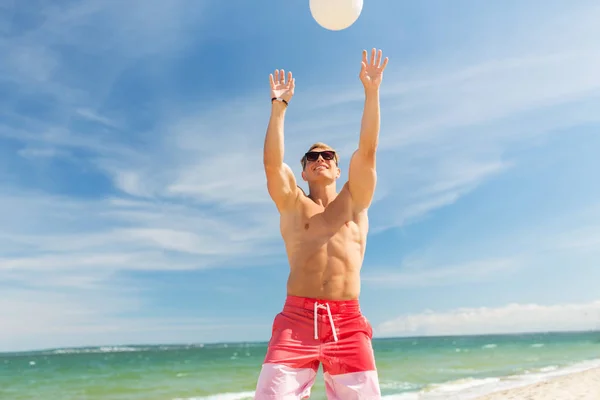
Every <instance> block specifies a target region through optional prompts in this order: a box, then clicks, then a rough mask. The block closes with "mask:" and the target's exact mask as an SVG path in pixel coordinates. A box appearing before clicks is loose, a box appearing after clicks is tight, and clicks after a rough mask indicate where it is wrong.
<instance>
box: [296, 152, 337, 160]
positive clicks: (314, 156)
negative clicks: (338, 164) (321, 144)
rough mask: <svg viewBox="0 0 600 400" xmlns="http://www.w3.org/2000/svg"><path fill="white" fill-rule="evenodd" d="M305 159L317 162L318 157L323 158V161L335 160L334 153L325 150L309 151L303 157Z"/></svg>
mask: <svg viewBox="0 0 600 400" xmlns="http://www.w3.org/2000/svg"><path fill="white" fill-rule="evenodd" d="M304 156H305V157H306V161H310V162H313V161H317V160H318V159H319V156H321V157H323V160H326V161H329V160H333V159H334V158H335V151H333V150H325V151H309V152H308V153H306V154H305V155H304Z"/></svg>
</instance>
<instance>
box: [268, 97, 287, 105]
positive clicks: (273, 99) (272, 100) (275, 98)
mask: <svg viewBox="0 0 600 400" xmlns="http://www.w3.org/2000/svg"><path fill="white" fill-rule="evenodd" d="M275 100H281V101H283V102H284V103H285V105H286V107H287V105H288V102H287V101H285V99H282V98H277V97H273V98H272V99H271V103H273V102H274V101H275Z"/></svg>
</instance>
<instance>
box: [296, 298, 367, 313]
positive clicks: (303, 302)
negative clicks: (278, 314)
mask: <svg viewBox="0 0 600 400" xmlns="http://www.w3.org/2000/svg"><path fill="white" fill-rule="evenodd" d="M315 303H316V304H317V306H319V308H321V307H320V306H321V305H323V306H325V305H327V306H328V307H329V310H331V313H332V314H344V313H357V312H360V304H359V301H358V299H353V300H327V299H316V298H311V297H299V296H291V295H288V296H287V297H286V299H285V304H284V308H285V307H292V308H303V309H306V310H309V311H313V310H315Z"/></svg>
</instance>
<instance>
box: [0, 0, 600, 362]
mask: <svg viewBox="0 0 600 400" xmlns="http://www.w3.org/2000/svg"><path fill="white" fill-rule="evenodd" d="M598 20H600V5H599V4H598V2H596V1H593V0H583V1H578V2H564V1H558V0H550V1H543V2H542V1H541V0H539V1H538V0H530V1H526V2H525V1H516V0H508V1H503V2H480V1H477V0H469V1H466V0H461V1H454V2H447V1H443V0H431V1H427V2H417V1H402V2H400V1H396V0H379V1H371V0H367V1H365V4H364V7H363V11H362V14H361V16H360V18H359V19H358V21H357V22H356V23H355V24H354V25H353V26H351V27H350V28H348V29H346V30H343V31H337V32H332V31H328V30H325V29H323V28H321V27H320V26H319V25H317V24H316V23H315V21H314V20H313V19H312V17H311V15H310V11H309V7H308V2H307V1H294V2H279V3H277V5H276V6H274V5H273V2H267V1H254V2H246V1H241V0H234V1H227V2H223V1H217V0H172V1H169V2H165V1H158V0H130V1H128V2H127V7H124V5H123V3H122V2H118V1H112V0H111V1H106V0H81V1H74V0H73V1H66V0H60V1H54V2H42V1H39V0H36V1H27V2H22V1H16V0H13V1H7V2H3V3H2V5H0V53H1V54H2V62H0V91H1V94H2V95H1V96H0V183H1V184H0V294H1V295H0V321H1V322H0V325H1V327H2V329H0V351H20V350H29V349H40V348H55V347H67V346H69V347H71V346H73V347H74V346H98V345H119V344H147V343H207V342H217V341H266V340H268V338H269V335H270V332H271V324H272V322H273V318H274V316H275V314H276V313H278V312H279V311H281V307H282V305H283V302H284V300H285V294H286V293H285V284H286V280H287V273H288V265H287V258H286V255H285V250H284V247H283V242H282V240H281V237H280V236H279V228H278V223H279V220H278V214H277V210H276V208H275V206H274V205H273V204H272V202H271V200H270V198H269V196H268V193H267V189H266V182H265V176H264V172H263V169H262V145H263V141H264V135H265V130H266V127H267V123H268V118H269V113H270V93H269V74H270V73H271V72H273V71H274V70H275V69H277V68H283V69H285V70H286V71H292V72H293V74H294V77H295V78H296V91H295V96H294V98H293V100H292V102H291V103H290V106H289V109H288V111H287V114H286V122H285V145H286V152H285V161H286V162H287V163H288V164H289V165H290V166H291V167H292V169H293V171H294V173H295V174H296V177H297V179H298V182H299V184H300V186H301V187H303V188H304V189H305V190H306V189H307V187H306V184H305V182H303V181H302V179H301V176H300V169H301V166H300V158H301V156H302V154H303V153H304V151H306V149H307V147H308V146H310V145H311V144H312V143H313V142H316V141H324V142H326V143H328V144H330V145H331V146H333V147H334V148H336V149H338V150H339V151H340V154H341V164H340V166H341V168H342V176H341V178H340V182H339V187H341V186H342V184H343V182H344V181H345V179H347V174H346V171H347V168H348V161H349V156H350V155H351V153H352V152H353V151H354V149H355V148H356V146H357V144H358V135H359V130H360V119H361V114H362V106H363V100H364V93H363V90H362V85H361V83H360V80H359V79H358V73H359V70H360V62H361V52H362V50H363V49H371V48H373V47H376V48H380V49H382V51H383V54H384V56H387V57H389V59H390V61H389V64H388V66H387V69H386V71H385V74H384V79H383V83H382V86H381V113H382V117H381V118H382V119H381V133H380V142H379V143H380V145H379V152H378V159H377V161H378V166H377V169H378V186H377V189H376V195H375V201H374V202H373V204H372V206H371V209H370V211H369V216H370V224H371V225H370V232H369V236H368V244H367V252H366V255H365V261H364V265H363V268H362V273H361V275H362V291H361V296H360V301H361V307H362V311H363V313H364V314H365V315H366V316H367V318H368V319H369V321H370V322H371V324H372V326H373V329H374V336H375V337H390V336H414V335H447V334H480V333H507V332H528V331H547V330H559V331H560V330H586V329H598V328H600V292H599V291H598V282H599V281H600V185H599V184H598V178H597V171H599V170H600V158H598V157H597V154H598V149H600V133H599V132H600V112H599V110H600V53H599V52H598V47H597V46H598V37H600V25H598V23H597V21H598Z"/></svg>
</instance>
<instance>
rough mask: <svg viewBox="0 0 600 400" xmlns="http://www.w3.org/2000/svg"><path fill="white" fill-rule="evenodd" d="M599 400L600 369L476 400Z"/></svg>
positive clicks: (576, 372)
mask: <svg viewBox="0 0 600 400" xmlns="http://www.w3.org/2000/svg"><path fill="white" fill-rule="evenodd" d="M554 399H556V400H575V399H576V400H598V399H600V367H592V368H589V369H586V370H583V371H574V372H571V373H567V374H561V375H555V376H549V377H546V378H543V379H541V380H540V381H537V382H533V383H528V384H525V385H520V386H517V387H513V388H510V389H503V390H499V391H495V392H492V393H488V394H485V395H482V396H478V397H475V398H474V400H554Z"/></svg>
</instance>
